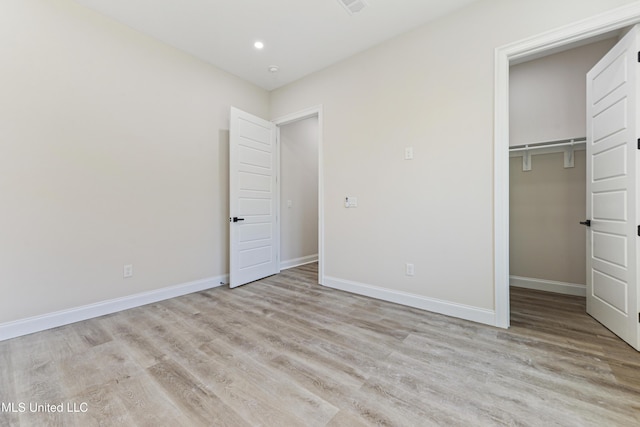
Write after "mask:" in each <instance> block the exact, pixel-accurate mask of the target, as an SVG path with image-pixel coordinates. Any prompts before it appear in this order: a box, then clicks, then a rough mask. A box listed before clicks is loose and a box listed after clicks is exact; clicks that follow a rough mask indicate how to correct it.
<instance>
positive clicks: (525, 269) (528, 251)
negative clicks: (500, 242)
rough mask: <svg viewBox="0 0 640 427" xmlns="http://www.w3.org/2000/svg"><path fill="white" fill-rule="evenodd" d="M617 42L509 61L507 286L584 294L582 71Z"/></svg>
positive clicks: (584, 177)
mask: <svg viewBox="0 0 640 427" xmlns="http://www.w3.org/2000/svg"><path fill="white" fill-rule="evenodd" d="M616 42H617V38H609V39H606V40H600V41H598V42H595V43H591V44H587V45H583V46H580V47H576V48H573V49H570V50H565V51H563V52H559V53H554V54H552V55H549V56H545V57H543V58H538V59H535V60H532V61H528V62H524V63H521V64H517V65H512V66H511V68H510V81H509V85H510V87H509V96H510V99H509V102H510V111H509V114H510V118H509V126H510V131H509V133H510V134H509V140H510V144H509V145H510V149H509V156H510V182H509V187H510V192H509V198H510V201H509V233H510V239H509V257H510V262H509V270H510V284H511V286H518V287H525V288H531V289H538V290H544V291H551V292H557V293H564V294H571V295H582V296H584V295H586V292H585V290H586V287H585V283H586V233H585V229H584V226H583V225H581V224H580V221H584V220H585V218H586V217H585V215H586V213H585V212H586V159H585V140H586V74H587V71H589V69H591V68H592V67H593V65H595V64H596V63H597V62H598V61H599V60H600V58H602V56H604V54H605V53H606V52H607V51H608V50H609V49H610V48H611V47H612V46H613V45H614V44H615V43H616Z"/></svg>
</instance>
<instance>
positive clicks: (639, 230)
mask: <svg viewBox="0 0 640 427" xmlns="http://www.w3.org/2000/svg"><path fill="white" fill-rule="evenodd" d="M638 236H640V225H639V226H638Z"/></svg>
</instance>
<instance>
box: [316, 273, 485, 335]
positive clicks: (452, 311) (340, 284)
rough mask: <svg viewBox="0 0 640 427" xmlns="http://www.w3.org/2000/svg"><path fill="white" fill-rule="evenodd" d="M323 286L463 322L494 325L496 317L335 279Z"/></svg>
mask: <svg viewBox="0 0 640 427" xmlns="http://www.w3.org/2000/svg"><path fill="white" fill-rule="evenodd" d="M323 285H324V286H327V287H329V288H334V289H339V290H342V291H347V292H351V293H354V294H358V295H364V296H368V297H371V298H376V299H379V300H383V301H388V302H394V303H397V304H402V305H406V306H409V307H415V308H419V309H422V310H427V311H432V312H434V313H439V314H444V315H446V316H452V317H457V318H460V319H464V320H471V321H473V322H478V323H483V324H485V325H491V326H495V325H496V316H495V311H493V310H488V309H484V308H478V307H472V306H468V305H464V304H457V303H452V302H449V301H444V300H439V299H435V298H428V297H424V296H422V295H415V294H410V293H407V292H401V291H394V290H391V289H386V288H380V287H377V286H371V285H367V284H364V283H358V282H353V281H350V280H344V279H339V278H336V277H327V276H325V278H324V283H323Z"/></svg>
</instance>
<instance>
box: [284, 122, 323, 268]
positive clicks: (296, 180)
mask: <svg viewBox="0 0 640 427" xmlns="http://www.w3.org/2000/svg"><path fill="white" fill-rule="evenodd" d="M288 201H291V207H289V205H288V204H287V202H288ZM280 213H281V215H280V218H281V222H280V236H281V240H280V262H281V263H283V262H287V261H291V260H295V259H298V258H303V257H308V256H312V255H317V254H318V118H317V117H310V118H307V119H304V120H299V121H297V122H294V123H291V124H288V125H285V126H282V127H281V128H280Z"/></svg>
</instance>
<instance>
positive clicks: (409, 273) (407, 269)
mask: <svg viewBox="0 0 640 427" xmlns="http://www.w3.org/2000/svg"><path fill="white" fill-rule="evenodd" d="M405 274H406V275H407V276H413V275H414V274H415V268H414V266H413V264H411V263H406V264H405Z"/></svg>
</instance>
